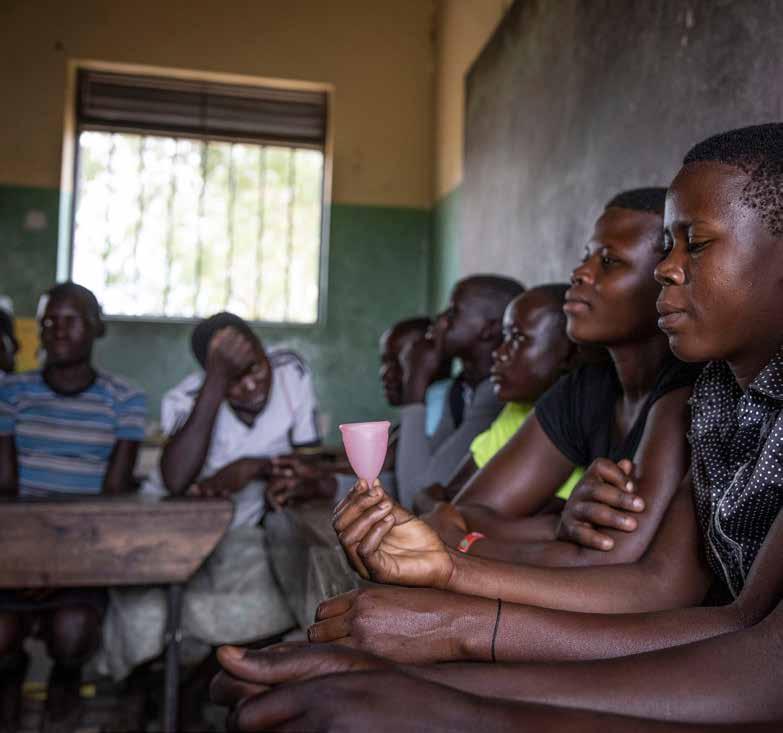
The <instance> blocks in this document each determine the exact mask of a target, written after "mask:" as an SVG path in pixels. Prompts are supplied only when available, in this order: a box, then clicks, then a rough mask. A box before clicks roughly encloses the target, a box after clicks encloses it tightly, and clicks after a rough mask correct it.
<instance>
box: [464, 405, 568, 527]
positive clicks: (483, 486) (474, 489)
mask: <svg viewBox="0 0 783 733" xmlns="http://www.w3.org/2000/svg"><path fill="white" fill-rule="evenodd" d="M573 470H574V464H573V463H571V461H569V460H568V459H567V458H566V457H565V456H564V455H563V454H562V453H561V452H560V451H559V450H558V449H557V447H556V446H555V445H554V443H552V441H551V440H550V439H549V436H548V435H547V434H546V433H545V432H544V430H543V428H542V427H541V424H540V423H539V422H538V418H536V416H535V414H533V415H531V416H530V417H529V418H528V419H527V420H525V423H524V424H523V425H522V427H521V428H520V429H519V430H518V431H517V433H516V434H515V435H514V436H513V437H512V438H511V440H509V441H508V443H506V445H505V446H503V448H501V449H500V450H499V451H498V452H497V453H496V454H495V456H494V457H493V458H492V460H491V461H490V462H489V463H487V465H486V466H484V468H482V469H481V470H480V471H478V472H477V473H476V474H475V475H474V476H473V478H471V480H470V481H468V483H467V484H465V487H464V488H463V489H462V491H460V493H459V494H458V495H457V496H456V497H455V498H454V500H453V503H454V504H455V505H456V506H457V507H458V508H459V510H460V513H461V514H462V515H463V517H464V518H465V521H466V522H467V524H468V527H470V529H471V530H474V531H480V532H484V533H485V534H488V535H492V534H494V535H495V536H499V535H498V532H499V531H502V529H501V528H499V527H497V526H496V525H493V519H495V518H497V519H499V520H500V524H502V523H503V520H504V519H509V518H511V519H514V518H519V517H527V516H530V515H532V514H535V513H536V512H537V511H539V510H540V509H541V508H542V507H543V506H544V505H545V504H546V503H547V501H549V499H551V498H552V497H553V496H554V494H555V493H556V492H557V490H558V489H559V488H560V486H561V485H562V484H563V482H564V481H565V480H566V479H567V478H568V477H569V476H570V475H571V472H572V471H573ZM493 529H494V530H496V531H494V532H493Z"/></svg>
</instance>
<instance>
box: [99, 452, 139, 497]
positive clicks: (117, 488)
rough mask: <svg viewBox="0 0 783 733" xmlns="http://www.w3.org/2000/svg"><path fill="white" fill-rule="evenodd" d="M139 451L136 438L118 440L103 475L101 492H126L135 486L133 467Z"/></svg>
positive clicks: (107, 493) (109, 493) (108, 493)
mask: <svg viewBox="0 0 783 733" xmlns="http://www.w3.org/2000/svg"><path fill="white" fill-rule="evenodd" d="M138 453H139V443H138V441H136V440H118V441H117V442H116V443H115V444H114V450H113V451H112V454H111V458H110V459H109V465H108V467H107V468H106V475H105V476H104V477H103V486H102V487H101V493H102V494H106V495H112V494H124V493H126V492H128V491H130V490H131V489H132V488H133V468H134V467H135V465H136V456H137V455H138Z"/></svg>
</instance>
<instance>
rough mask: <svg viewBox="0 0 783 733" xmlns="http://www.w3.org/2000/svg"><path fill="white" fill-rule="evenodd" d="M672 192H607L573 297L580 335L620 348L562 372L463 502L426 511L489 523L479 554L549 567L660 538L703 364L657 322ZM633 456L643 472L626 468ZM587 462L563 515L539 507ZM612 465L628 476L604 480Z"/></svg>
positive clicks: (475, 525)
mask: <svg viewBox="0 0 783 733" xmlns="http://www.w3.org/2000/svg"><path fill="white" fill-rule="evenodd" d="M665 194H666V192H665V189H662V188H653V189H636V190H633V191H626V192H624V193H621V194H619V195H618V196H615V197H614V198H613V199H612V200H611V201H610V202H609V203H608V204H607V206H606V208H605V210H604V212H603V213H602V215H601V216H600V218H599V219H598V221H597V222H596V225H595V231H594V233H593V236H592V237H591V239H590V241H589V242H588V244H587V245H586V252H585V256H584V259H583V261H582V263H581V264H580V265H579V266H578V267H577V268H576V269H575V270H574V272H573V274H572V277H571V288H570V289H569V290H568V292H567V293H566V304H565V306H564V310H565V312H566V316H567V322H568V334H569V336H570V337H571V338H572V339H573V340H574V341H577V342H578V343H581V344H585V345H590V346H593V347H595V346H604V347H606V348H607V350H608V352H609V355H610V356H611V359H609V360H605V361H604V362H602V363H598V364H587V365H584V366H581V367H579V368H577V369H576V370H575V371H573V372H572V373H570V374H568V375H565V376H563V377H561V379H560V380H559V381H558V382H557V383H556V384H555V385H554V386H553V387H552V388H551V389H550V390H549V391H548V392H546V393H545V394H544V395H543V396H542V397H541V398H540V399H539V400H538V402H537V403H536V409H535V414H534V415H533V416H532V417H531V418H530V419H529V420H527V421H526V423H525V424H524V425H523V426H522V428H520V430H519V432H518V433H517V434H516V435H515V436H514V437H513V438H512V439H511V440H510V441H509V443H508V444H507V445H506V447H505V448H504V449H503V450H501V451H499V452H498V454H497V455H496V456H495V457H494V458H493V459H492V460H491V461H490V462H489V463H488V464H487V465H486V466H485V467H484V468H483V469H482V470H481V471H480V472H478V473H477V474H476V475H475V476H474V477H473V478H472V479H471V481H469V482H468V483H467V484H466V486H465V488H464V489H463V491H462V492H461V493H460V494H459V495H458V496H457V497H456V498H455V499H454V501H453V502H452V505H451V506H450V505H445V504H444V505H441V506H439V507H438V508H437V509H436V510H435V512H433V513H432V514H431V515H430V516H428V517H425V518H424V519H425V521H427V523H429V524H430V525H431V526H433V527H434V528H435V529H436V530H437V531H438V533H439V534H440V536H441V538H442V539H443V540H444V541H445V542H446V543H447V544H449V545H451V546H457V547H458V546H459V544H458V543H459V542H460V540H462V539H463V538H464V537H466V536H468V534H467V533H471V535H470V536H472V537H476V535H475V534H474V533H476V532H478V533H481V534H483V535H486V537H481V538H480V539H479V540H474V542H473V543H472V544H471V546H470V549H469V551H470V554H471V555H476V556H479V557H485V558H489V559H498V560H505V561H510V562H515V563H526V564H535V565H540V566H549V567H558V566H582V565H594V564H615V563H627V562H633V561H634V560H637V559H638V558H639V557H640V556H641V554H642V553H643V552H644V550H645V549H646V548H647V546H648V545H649V543H650V541H651V540H652V538H653V536H654V535H655V532H656V530H657V528H658V525H659V523H660V520H661V518H662V517H663V515H664V512H665V511H666V508H667V506H668V504H669V502H670V500H671V497H672V496H673V494H674V491H675V490H676V488H677V486H678V484H679V482H680V481H681V480H682V477H683V475H684V474H685V471H686V469H687V465H688V451H687V443H686V440H685V432H686V429H687V405H686V403H687V399H688V397H689V395H690V389H691V386H692V385H693V382H694V381H695V379H696V377H697V376H698V373H699V371H700V365H691V364H684V363H682V362H680V361H679V360H677V359H676V358H675V357H674V356H673V355H672V353H671V351H670V350H669V346H668V343H667V340H666V338H665V336H664V335H663V334H662V333H661V332H660V331H659V330H658V328H657V311H656V310H655V298H656V296H657V293H658V287H657V284H656V283H655V280H654V278H653V270H654V268H655V265H656V264H657V263H658V261H659V259H660V256H661V252H662V227H661V225H662V212H663V206H664V200H665ZM629 461H633V462H634V464H635V466H636V472H635V474H633V475H628V476H625V473H628V472H629V471H630V467H629V463H628V462H629ZM588 466H589V467H590V469H589V470H588V472H587V475H586V476H585V477H584V478H583V479H582V481H581V483H580V484H579V485H578V486H577V487H576V488H575V489H574V491H573V494H572V496H571V498H569V500H568V502H567V504H566V506H565V509H564V510H563V514H562V519H561V517H560V515H558V514H557V513H547V512H542V511H541V510H542V509H543V508H544V506H545V505H546V504H547V502H549V501H550V500H551V499H552V497H553V495H554V494H555V492H556V491H557V488H558V487H559V486H560V483H561V482H562V481H563V480H564V479H565V477H567V476H568V475H569V474H570V472H571V471H572V470H573V469H574V468H575V467H588ZM607 471H608V472H614V473H615V474H618V475H619V476H620V477H621V480H620V481H619V484H620V486H621V487H622V489H618V488H617V487H612V486H609V485H607V484H606V477H605V476H604V475H603V474H605V473H606V472H607ZM628 483H629V484H630V485H629V486H626V485H625V484H628ZM623 489H629V490H623ZM608 492H612V493H614V494H619V496H618V497H617V499H618V503H619V506H620V508H621V509H622V508H627V509H630V510H631V511H634V512H640V511H641V509H642V508H645V507H646V511H644V512H643V513H641V514H637V515H636V516H628V515H621V514H620V513H619V512H615V511H614V510H613V509H612V508H611V507H609V506H607V505H606V504H605V502H606V498H607V497H606V495H607V493H608ZM599 529H600V531H599ZM629 530H636V531H629ZM558 537H559V539H558ZM609 550H611V552H607V551H609Z"/></svg>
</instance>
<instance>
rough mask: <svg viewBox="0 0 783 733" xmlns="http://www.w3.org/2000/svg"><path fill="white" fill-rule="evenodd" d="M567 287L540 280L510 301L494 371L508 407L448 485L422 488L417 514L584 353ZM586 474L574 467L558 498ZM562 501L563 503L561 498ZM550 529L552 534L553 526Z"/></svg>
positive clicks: (448, 493)
mask: <svg viewBox="0 0 783 733" xmlns="http://www.w3.org/2000/svg"><path fill="white" fill-rule="evenodd" d="M567 289H568V286H567V285H560V284H552V285H539V286H538V287H535V288H533V289H532V290H528V291H526V292H525V293H523V294H522V295H518V296H517V297H516V298H514V300H512V301H511V302H510V303H509V304H508V306H507V307H506V310H505V313H504V314H503V343H502V344H501V345H500V346H499V347H498V348H497V349H496V350H495V351H493V352H492V360H493V365H492V369H491V371H490V379H491V380H492V383H493V386H494V390H495V395H496V396H497V398H498V399H499V400H500V401H501V402H504V403H505V407H504V408H503V409H502V410H501V412H500V414H499V415H498V416H497V418H495V421H494V422H493V423H492V425H490V427H489V428H488V429H487V430H485V431H484V432H483V433H481V434H479V435H477V436H476V437H475V438H474V439H473V442H472V443H471V444H470V452H469V453H468V454H467V455H466V456H465V458H464V460H463V461H462V463H461V464H460V466H459V467H458V468H457V470H456V471H455V473H454V475H453V476H452V477H451V479H450V480H449V482H448V484H447V485H446V486H442V485H440V484H433V485H432V486H430V487H429V488H427V489H424V490H422V491H421V492H419V494H418V495H417V496H416V499H415V501H414V508H415V509H416V510H417V513H419V514H423V513H424V512H427V511H430V510H432V509H434V508H435V504H436V502H439V501H450V500H452V499H454V497H455V496H456V495H457V494H458V493H459V491H460V489H461V488H462V487H463V486H464V485H465V483H466V482H467V481H468V480H469V479H470V478H471V477H472V476H474V475H475V473H476V472H477V471H478V470H480V469H482V468H483V467H484V466H486V465H487V464H488V463H489V462H490V461H491V460H492V458H493V457H494V456H495V454H496V453H498V451H500V449H501V448H502V447H503V446H504V445H505V444H506V443H508V441H509V440H511V438H512V437H513V436H514V435H515V434H516V432H517V431H518V430H519V428H520V427H521V426H522V424H523V423H524V422H525V420H526V419H527V418H528V417H530V416H531V414H532V413H533V405H534V403H535V402H536V400H537V399H538V398H539V397H540V396H541V395H542V394H544V393H545V392H546V391H547V390H548V389H549V388H550V387H551V386H552V385H553V384H554V383H555V382H556V381H557V379H558V378H559V377H561V376H562V375H564V374H566V373H567V372H568V371H570V369H571V368H573V366H575V363H576V362H577V360H578V359H580V358H581V354H579V353H578V350H577V345H576V344H575V343H574V342H573V341H571V340H570V339H569V338H568V335H567V334H566V319H565V314H564V313H563V297H564V295H565V292H566V290H567ZM581 474H582V472H581V470H580V469H576V470H574V472H573V473H572V474H571V476H570V477H569V478H568V479H567V481H566V482H565V483H564V484H563V485H562V486H561V487H560V488H559V489H558V491H557V494H556V495H557V497H558V498H560V499H562V500H565V499H567V498H568V497H569V495H570V494H571V491H572V490H573V487H574V485H575V484H576V482H577V481H578V480H579V478H580V477H581ZM553 503H554V502H553ZM559 504H560V506H562V501H560V502H559ZM548 524H549V525H551V522H549V523H548ZM548 528H549V530H550V532H549V533H550V534H553V531H552V528H551V526H549V527H548ZM461 537H462V535H460V537H459V538H458V539H461Z"/></svg>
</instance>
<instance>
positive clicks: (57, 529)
mask: <svg viewBox="0 0 783 733" xmlns="http://www.w3.org/2000/svg"><path fill="white" fill-rule="evenodd" d="M232 515H233V504H232V503H231V502H230V501H227V500H224V499H180V498H177V499H165V500H162V501H158V500H154V499H146V498H141V497H136V496H124V497H116V498H115V497H94V496H90V497H81V498H74V499H70V498H69V499H57V500H46V501H39V500H21V499H13V500H3V501H0V537H2V545H3V551H2V553H0V588H62V587H81V586H112V585H166V586H168V619H167V631H166V674H165V705H164V730H165V731H172V732H173V731H176V730H177V702H178V686H179V642H180V638H181V635H180V616H181V610H182V586H183V584H184V583H185V582H186V581H187V580H188V579H189V578H191V577H192V576H193V574H194V573H195V572H196V571H197V570H198V568H199V567H200V566H201V564H202V563H203V562H204V560H205V559H206V558H207V556H208V555H209V554H210V553H211V552H212V550H213V549H214V548H215V546H216V545H217V543H218V542H219V541H220V539H221V537H222V536H223V534H224V533H225V531H226V529H227V528H228V525H229V523H230V521H231V517H232Z"/></svg>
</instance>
